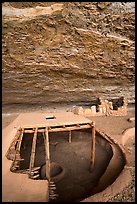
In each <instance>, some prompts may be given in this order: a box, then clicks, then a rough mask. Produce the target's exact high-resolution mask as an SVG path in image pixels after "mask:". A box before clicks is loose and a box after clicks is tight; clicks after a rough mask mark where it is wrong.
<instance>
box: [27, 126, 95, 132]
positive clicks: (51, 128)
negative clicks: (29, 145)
mask: <svg viewBox="0 0 137 204" xmlns="http://www.w3.org/2000/svg"><path fill="white" fill-rule="evenodd" d="M88 128H91V124H86V125H82V124H81V125H75V126H69V127H67V126H65V127H56V128H54V127H48V132H63V131H71V130H81V129H88ZM38 132H41V133H43V132H45V128H42V129H38ZM24 133H34V130H27V129H24Z"/></svg>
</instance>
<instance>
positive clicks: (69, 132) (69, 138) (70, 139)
mask: <svg viewBox="0 0 137 204" xmlns="http://www.w3.org/2000/svg"><path fill="white" fill-rule="evenodd" d="M69 143H71V130H70V131H69Z"/></svg>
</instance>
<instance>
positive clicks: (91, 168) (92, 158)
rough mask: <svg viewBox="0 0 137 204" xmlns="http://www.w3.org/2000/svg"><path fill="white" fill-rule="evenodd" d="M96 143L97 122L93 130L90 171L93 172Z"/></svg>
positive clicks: (93, 125)
mask: <svg viewBox="0 0 137 204" xmlns="http://www.w3.org/2000/svg"><path fill="white" fill-rule="evenodd" d="M95 141H96V131H95V122H93V123H92V129H91V164H90V171H93V168H94V163H95Z"/></svg>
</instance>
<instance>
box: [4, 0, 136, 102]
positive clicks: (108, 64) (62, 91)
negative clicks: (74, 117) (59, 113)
mask: <svg viewBox="0 0 137 204" xmlns="http://www.w3.org/2000/svg"><path fill="white" fill-rule="evenodd" d="M134 61H135V2H58V3H57V2H43V3H42V2H9V3H8V2H4V3H3V4H2V85H3V86H2V94H3V95H2V96H3V97H2V99H3V105H6V104H7V105H10V104H15V105H17V104H20V105H27V104H30V105H32V104H45V105H47V104H51V103H63V102H64V103H67V102H74V103H77V102H89V101H91V100H92V99H95V98H96V97H104V98H108V99H109V98H115V97H116V98H117V97H120V96H121V95H124V96H126V98H127V101H128V103H134V101H135V89H134V88H135V86H134V82H135V64H134Z"/></svg>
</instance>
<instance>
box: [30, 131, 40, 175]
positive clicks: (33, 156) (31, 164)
mask: <svg viewBox="0 0 137 204" xmlns="http://www.w3.org/2000/svg"><path fill="white" fill-rule="evenodd" d="M37 131H38V128H36V129H35V132H34V136H33V142H32V149H31V157H30V165H29V175H30V177H31V171H32V169H33V167H34V161H35V151H36V141H37Z"/></svg>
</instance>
